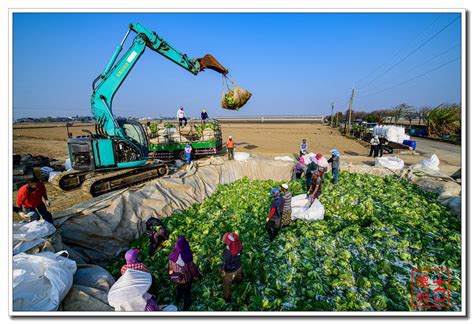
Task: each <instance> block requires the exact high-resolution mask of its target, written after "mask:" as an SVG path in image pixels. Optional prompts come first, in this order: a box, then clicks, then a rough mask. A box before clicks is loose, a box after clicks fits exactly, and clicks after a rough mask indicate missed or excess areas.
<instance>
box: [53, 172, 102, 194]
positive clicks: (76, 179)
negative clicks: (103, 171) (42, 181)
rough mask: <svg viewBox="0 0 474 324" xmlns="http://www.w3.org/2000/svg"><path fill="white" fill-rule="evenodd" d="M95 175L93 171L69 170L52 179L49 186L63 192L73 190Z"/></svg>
mask: <svg viewBox="0 0 474 324" xmlns="http://www.w3.org/2000/svg"><path fill="white" fill-rule="evenodd" d="M95 173H96V172H93V171H79V170H69V171H66V172H63V173H61V174H60V175H57V176H56V177H54V178H53V181H52V183H51V184H52V185H53V186H55V187H56V188H59V189H61V190H64V191H69V190H74V189H76V188H79V187H80V186H81V184H82V183H83V182H84V181H85V180H86V179H87V178H89V177H91V176H93V175H94V174H95Z"/></svg>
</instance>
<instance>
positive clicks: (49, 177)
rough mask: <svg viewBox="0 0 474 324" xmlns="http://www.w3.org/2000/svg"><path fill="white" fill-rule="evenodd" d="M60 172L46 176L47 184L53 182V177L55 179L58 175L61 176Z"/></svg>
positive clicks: (52, 172) (53, 172)
mask: <svg viewBox="0 0 474 324" xmlns="http://www.w3.org/2000/svg"><path fill="white" fill-rule="evenodd" d="M61 173H62V172H59V171H51V172H50V173H49V176H48V182H53V179H54V177H56V176H57V175H58V174H61Z"/></svg>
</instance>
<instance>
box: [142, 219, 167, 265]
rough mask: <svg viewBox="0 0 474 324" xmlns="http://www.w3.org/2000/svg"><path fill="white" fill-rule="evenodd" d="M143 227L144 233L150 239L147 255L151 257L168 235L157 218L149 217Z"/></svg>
mask: <svg viewBox="0 0 474 324" xmlns="http://www.w3.org/2000/svg"><path fill="white" fill-rule="evenodd" d="M145 226H146V230H145V231H146V233H147V234H148V237H149V239H150V250H149V255H150V257H152V256H153V255H154V254H155V252H156V249H157V248H158V246H160V244H161V243H163V242H164V241H166V240H167V239H168V238H169V234H168V232H167V231H166V228H165V226H164V225H163V223H162V221H161V220H160V219H158V218H155V217H150V218H149V219H147V221H146V223H145Z"/></svg>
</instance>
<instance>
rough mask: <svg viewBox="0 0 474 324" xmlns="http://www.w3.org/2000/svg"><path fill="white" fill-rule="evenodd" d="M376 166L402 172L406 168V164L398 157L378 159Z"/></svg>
mask: <svg viewBox="0 0 474 324" xmlns="http://www.w3.org/2000/svg"><path fill="white" fill-rule="evenodd" d="M375 166H382V167H385V168H387V169H391V170H401V169H403V167H404V166H405V163H404V162H403V160H402V159H400V158H398V157H391V156H389V157H379V158H376V159H375Z"/></svg>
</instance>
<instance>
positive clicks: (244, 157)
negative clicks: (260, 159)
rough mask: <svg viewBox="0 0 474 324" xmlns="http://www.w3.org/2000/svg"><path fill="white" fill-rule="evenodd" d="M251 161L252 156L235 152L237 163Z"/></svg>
mask: <svg viewBox="0 0 474 324" xmlns="http://www.w3.org/2000/svg"><path fill="white" fill-rule="evenodd" d="M248 159H250V154H248V153H245V152H235V153H234V160H236V161H245V160H248Z"/></svg>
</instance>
